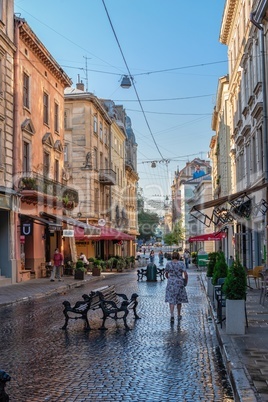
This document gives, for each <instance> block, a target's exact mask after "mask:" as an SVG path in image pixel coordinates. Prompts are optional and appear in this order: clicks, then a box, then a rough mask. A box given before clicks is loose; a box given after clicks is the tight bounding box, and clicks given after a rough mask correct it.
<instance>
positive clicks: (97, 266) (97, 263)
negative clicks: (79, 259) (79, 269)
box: [92, 258, 101, 276]
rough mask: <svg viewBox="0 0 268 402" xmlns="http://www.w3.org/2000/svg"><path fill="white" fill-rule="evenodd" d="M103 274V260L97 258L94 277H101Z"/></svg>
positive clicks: (94, 264) (93, 272)
mask: <svg viewBox="0 0 268 402" xmlns="http://www.w3.org/2000/svg"><path fill="white" fill-rule="evenodd" d="M100 274H101V260H99V259H98V258H95V260H94V262H93V268H92V276H100Z"/></svg>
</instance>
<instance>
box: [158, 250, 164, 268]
mask: <svg viewBox="0 0 268 402" xmlns="http://www.w3.org/2000/svg"><path fill="white" fill-rule="evenodd" d="M158 259H159V264H160V265H163V264H164V254H163V251H162V250H160V251H159V253H158Z"/></svg>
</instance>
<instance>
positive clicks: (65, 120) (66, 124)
mask: <svg viewBox="0 0 268 402" xmlns="http://www.w3.org/2000/svg"><path fill="white" fill-rule="evenodd" d="M64 128H69V110H67V109H65V110H64Z"/></svg>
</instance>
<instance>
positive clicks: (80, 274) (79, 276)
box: [74, 269, 85, 281]
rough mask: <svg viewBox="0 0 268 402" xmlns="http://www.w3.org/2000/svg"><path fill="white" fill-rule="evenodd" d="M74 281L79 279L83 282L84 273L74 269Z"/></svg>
mask: <svg viewBox="0 0 268 402" xmlns="http://www.w3.org/2000/svg"><path fill="white" fill-rule="evenodd" d="M74 279H80V280H82V281H83V280H84V279H85V272H84V271H82V270H81V269H76V270H75V271H74Z"/></svg>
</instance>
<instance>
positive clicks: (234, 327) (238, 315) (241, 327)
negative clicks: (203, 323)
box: [226, 299, 246, 335]
mask: <svg viewBox="0 0 268 402" xmlns="http://www.w3.org/2000/svg"><path fill="white" fill-rule="evenodd" d="M245 329H246V315H245V300H229V299H227V300H226V334H229V335H244V334H245Z"/></svg>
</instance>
